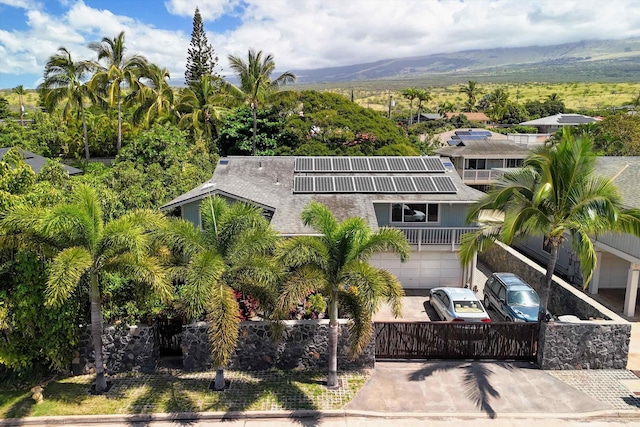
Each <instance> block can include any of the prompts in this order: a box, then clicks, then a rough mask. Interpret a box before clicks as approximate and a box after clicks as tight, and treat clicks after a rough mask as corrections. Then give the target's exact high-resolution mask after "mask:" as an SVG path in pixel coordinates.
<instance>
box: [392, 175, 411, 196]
mask: <svg viewBox="0 0 640 427" xmlns="http://www.w3.org/2000/svg"><path fill="white" fill-rule="evenodd" d="M393 182H395V184H396V189H397V190H398V192H400V193H415V192H416V187H415V185H413V179H411V177H410V176H396V177H394V178H393Z"/></svg>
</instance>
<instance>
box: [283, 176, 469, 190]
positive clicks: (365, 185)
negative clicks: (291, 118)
mask: <svg viewBox="0 0 640 427" xmlns="http://www.w3.org/2000/svg"><path fill="white" fill-rule="evenodd" d="M457 191H458V190H457V188H456V186H455V184H454V183H453V180H452V179H451V177H449V176H295V177H294V181H293V192H294V193H422V194H429V193H456V192H457Z"/></svg>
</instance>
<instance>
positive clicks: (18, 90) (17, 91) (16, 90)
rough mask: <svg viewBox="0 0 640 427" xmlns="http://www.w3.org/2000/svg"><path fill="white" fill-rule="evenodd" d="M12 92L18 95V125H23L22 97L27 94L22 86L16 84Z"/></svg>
mask: <svg viewBox="0 0 640 427" xmlns="http://www.w3.org/2000/svg"><path fill="white" fill-rule="evenodd" d="M13 93H15V94H17V95H18V102H19V103H20V126H24V103H23V102H22V101H23V99H22V97H23V96H24V95H26V94H27V91H26V90H24V86H22V85H18V86H16V87H14V88H13Z"/></svg>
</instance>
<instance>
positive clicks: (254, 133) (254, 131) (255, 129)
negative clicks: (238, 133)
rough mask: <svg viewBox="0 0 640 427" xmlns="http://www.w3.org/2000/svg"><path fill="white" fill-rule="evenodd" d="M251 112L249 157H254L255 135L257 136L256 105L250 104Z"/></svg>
mask: <svg viewBox="0 0 640 427" xmlns="http://www.w3.org/2000/svg"><path fill="white" fill-rule="evenodd" d="M251 111H252V112H253V139H252V142H251V155H252V156H255V155H256V135H257V134H258V119H257V117H256V105H255V104H253V103H252V104H251Z"/></svg>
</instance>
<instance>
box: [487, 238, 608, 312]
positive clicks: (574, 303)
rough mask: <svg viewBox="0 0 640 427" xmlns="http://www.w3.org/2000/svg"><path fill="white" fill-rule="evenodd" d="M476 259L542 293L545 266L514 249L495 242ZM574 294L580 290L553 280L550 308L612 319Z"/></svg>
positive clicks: (551, 310)
mask: <svg viewBox="0 0 640 427" xmlns="http://www.w3.org/2000/svg"><path fill="white" fill-rule="evenodd" d="M478 260H479V261H480V262H482V263H483V264H485V265H486V266H487V267H489V269H491V271H506V272H510V273H515V274H517V275H518V276H520V277H521V278H522V279H523V280H524V281H525V282H527V283H529V284H530V285H531V287H532V288H534V289H535V290H536V291H537V292H538V293H539V294H542V290H543V288H544V283H545V269H543V268H542V267H540V266H539V265H537V264H535V263H534V262H533V261H531V260H529V259H528V258H526V257H525V256H524V255H522V254H520V253H519V252H517V251H516V250H514V249H513V248H510V247H508V246H505V245H503V244H501V243H497V244H495V245H493V246H492V247H490V248H489V249H487V250H486V251H484V252H482V253H480V254H478ZM577 293H580V291H578V290H576V289H575V288H573V287H572V286H571V285H569V284H566V285H565V284H562V283H559V281H556V280H554V282H553V283H552V284H551V290H550V295H549V305H548V308H549V311H550V312H551V313H552V314H554V315H556V316H561V315H564V314H572V315H574V316H577V317H578V318H580V319H604V320H611V317H610V316H609V315H607V314H606V313H604V312H603V311H602V310H600V309H599V308H597V307H596V306H594V305H592V303H591V302H590V301H589V300H590V298H585V297H583V296H582V295H578V294H577Z"/></svg>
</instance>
